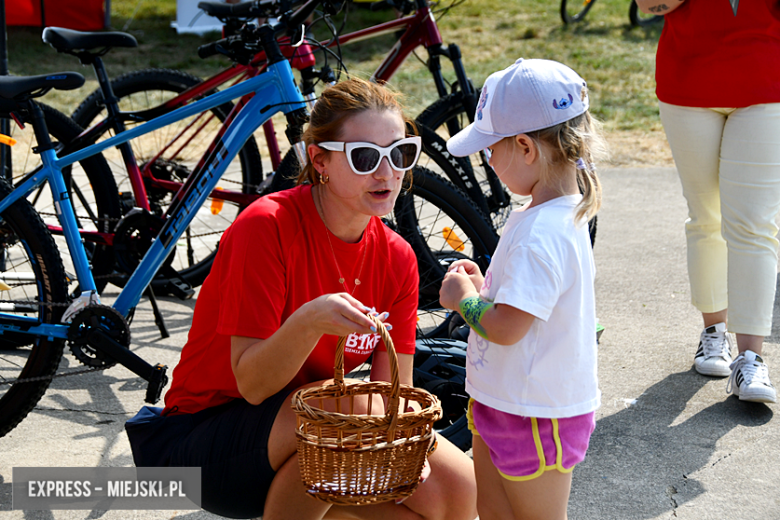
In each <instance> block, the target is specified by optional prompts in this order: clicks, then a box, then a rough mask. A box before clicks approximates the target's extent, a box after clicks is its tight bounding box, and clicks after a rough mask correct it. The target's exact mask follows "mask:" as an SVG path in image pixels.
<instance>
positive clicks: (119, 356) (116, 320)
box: [68, 305, 168, 404]
mask: <svg viewBox="0 0 780 520" xmlns="http://www.w3.org/2000/svg"><path fill="white" fill-rule="evenodd" d="M68 344H69V345H70V349H71V352H73V355H74V356H76V359H78V360H79V361H80V362H81V363H83V364H85V365H87V366H91V367H106V368H107V367H110V366H112V365H114V364H116V363H119V364H120V365H122V366H123V367H125V368H127V369H128V370H130V371H131V372H133V373H134V374H136V375H139V376H141V377H142V378H144V379H145V380H146V381H148V382H149V386H148V387H147V388H146V398H145V401H146V402H147V403H151V404H154V403H156V402H157V401H159V400H160V397H161V396H162V391H163V388H165V385H167V384H168V376H167V375H166V374H167V371H168V367H167V366H165V365H162V364H160V363H158V364H156V365H154V366H152V365H150V364H149V363H148V362H146V361H144V360H143V359H141V358H140V357H138V355H137V354H135V353H133V352H131V351H130V327H129V326H128V325H127V321H126V320H125V317H124V316H122V315H121V314H120V313H119V312H118V311H116V310H114V308H113V307H108V306H106V305H89V306H87V307H85V308H84V309H82V310H80V311H79V312H78V313H77V314H76V315H75V316H74V317H73V321H72V322H71V324H70V328H69V329H68Z"/></svg>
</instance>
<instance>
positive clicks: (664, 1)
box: [636, 0, 685, 15]
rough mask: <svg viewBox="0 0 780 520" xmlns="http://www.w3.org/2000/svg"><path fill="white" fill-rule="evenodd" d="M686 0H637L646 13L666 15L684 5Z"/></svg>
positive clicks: (639, 6) (638, 5) (637, 3)
mask: <svg viewBox="0 0 780 520" xmlns="http://www.w3.org/2000/svg"><path fill="white" fill-rule="evenodd" d="M683 2H685V0H636V6H637V7H638V8H639V10H640V11H642V12H643V13H645V14H657V15H665V14H669V13H671V12H672V11H674V10H675V9H677V8H678V7H680V6H681V5H682V3H683Z"/></svg>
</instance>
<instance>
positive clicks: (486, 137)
mask: <svg viewBox="0 0 780 520" xmlns="http://www.w3.org/2000/svg"><path fill="white" fill-rule="evenodd" d="M501 139H503V137H501V136H500V135H493V134H485V133H482V132H480V131H479V130H478V129H477V127H476V126H474V123H471V124H470V125H469V126H467V127H466V128H464V129H463V130H461V131H460V132H458V133H457V134H455V135H454V136H453V137H451V138H450V140H449V141H447V151H448V152H450V153H451V154H452V155H454V156H455V157H465V156H467V155H471V154H473V153H477V152H478V151H480V150H484V149H485V148H487V147H488V146H492V145H494V144H496V143H497V142H499V141H500V140H501Z"/></svg>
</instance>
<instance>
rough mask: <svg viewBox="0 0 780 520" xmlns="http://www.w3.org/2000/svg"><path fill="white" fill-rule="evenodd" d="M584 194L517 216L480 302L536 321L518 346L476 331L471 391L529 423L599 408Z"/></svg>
mask: <svg viewBox="0 0 780 520" xmlns="http://www.w3.org/2000/svg"><path fill="white" fill-rule="evenodd" d="M581 200H582V196H581V195H567V196H563V197H558V198H556V199H553V200H550V201H547V202H545V203H543V204H540V205H538V206H535V207H533V208H530V209H527V210H515V211H513V212H512V213H511V215H510V216H509V220H508V221H507V223H506V226H505V228H504V232H503V235H502V236H501V240H499V242H498V247H497V248H496V251H495V254H494V255H493V259H492V260H491V263H490V267H489V268H488V270H487V273H486V274H485V283H484V284H483V285H482V289H481V291H480V297H481V298H482V299H483V300H486V301H489V302H493V303H500V304H506V305H511V306H512V307H515V308H518V309H520V310H523V311H525V312H527V313H529V314H532V315H534V316H535V317H536V319H535V320H534V322H533V324H532V325H531V328H530V330H529V331H528V333H527V334H526V335H525V337H523V339H521V340H520V341H519V342H517V343H515V344H514V345H509V346H505V345H498V344H496V343H492V342H490V341H487V340H485V339H483V338H482V337H480V336H479V335H477V334H476V333H475V332H474V331H471V333H470V335H469V346H468V364H467V366H466V390H467V391H468V393H469V394H470V395H471V397H473V398H474V399H475V400H477V401H479V402H480V403H482V404H484V405H486V406H490V407H492V408H495V409H497V410H500V411H503V412H507V413H511V414H515V415H522V416H525V417H547V418H563V417H574V416H577V415H582V414H585V413H588V412H592V411H593V410H595V409H596V408H598V407H599V405H600V402H601V392H600V391H599V388H598V378H597V375H596V370H597V347H596V310H595V296H594V290H593V281H594V277H595V272H596V271H595V266H594V262H593V251H592V249H591V244H590V238H589V236H588V226H587V225H584V224H582V225H581V226H579V227H576V226H575V223H574V212H575V207H576V206H577V204H578V203H579V202H580V201H581Z"/></svg>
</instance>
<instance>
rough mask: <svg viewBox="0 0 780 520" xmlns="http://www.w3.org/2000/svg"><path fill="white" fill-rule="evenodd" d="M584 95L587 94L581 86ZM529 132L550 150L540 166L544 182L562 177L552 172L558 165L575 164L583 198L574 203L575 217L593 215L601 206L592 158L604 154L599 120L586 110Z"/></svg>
mask: <svg viewBox="0 0 780 520" xmlns="http://www.w3.org/2000/svg"><path fill="white" fill-rule="evenodd" d="M583 95H586V94H585V91H584V90H583ZM528 135H529V136H530V137H531V138H532V139H534V141H536V142H537V143H543V144H544V145H546V148H547V149H548V150H549V151H550V157H549V158H547V157H545V159H546V163H545V165H544V167H543V168H542V176H543V182H545V183H550V184H554V183H555V182H560V181H561V179H554V178H552V175H553V172H555V171H556V170H557V171H559V167H561V166H564V165H574V166H575V167H576V168H577V184H578V185H579V188H580V191H581V192H582V202H580V204H579V205H578V206H577V212H576V219H577V221H581V220H582V221H585V220H590V219H592V218H593V217H594V216H595V215H596V213H597V212H598V210H599V209H600V208H601V182H600V181H599V178H598V175H597V174H596V165H595V162H596V161H597V160H601V159H603V158H605V157H606V155H607V146H606V142H605V140H604V137H603V136H602V133H601V123H599V121H597V120H596V119H594V118H592V117H591V115H590V112H588V111H585V112H584V113H582V114H580V115H579V116H576V117H574V118H572V119H569V120H568V121H564V122H563V123H560V124H558V125H555V126H552V127H550V128H544V129H542V130H537V131H534V132H529V133H528ZM556 167H558V168H556Z"/></svg>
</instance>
